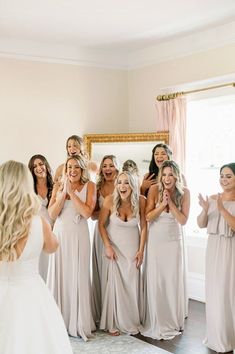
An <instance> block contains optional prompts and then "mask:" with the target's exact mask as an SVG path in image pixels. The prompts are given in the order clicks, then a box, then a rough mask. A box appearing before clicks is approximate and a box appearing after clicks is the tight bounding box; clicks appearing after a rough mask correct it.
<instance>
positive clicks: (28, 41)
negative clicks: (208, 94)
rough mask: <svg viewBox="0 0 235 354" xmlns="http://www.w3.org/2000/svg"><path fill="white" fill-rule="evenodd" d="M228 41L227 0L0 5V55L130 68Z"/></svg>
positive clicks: (232, 9)
mask: <svg viewBox="0 0 235 354" xmlns="http://www.w3.org/2000/svg"><path fill="white" fill-rule="evenodd" d="M234 42H235V1H234V0H223V2H222V1H220V0H177V1H172V2H171V3H169V2H162V1H160V0H145V1H143V0H119V1H117V0H86V1H85V2H84V1H81V0H70V1H67V0H58V1H53V0H41V1H40V2H38V1H36V0H21V1H18V0H8V1H2V2H0V56H4V57H14V58H20V59H27V60H40V61H50V62H61V63H68V64H75V65H89V66H98V67H100V66H102V67H108V68H120V69H134V68H137V67H141V66H146V65H152V64H154V63H158V62H161V61H165V60H170V59H172V58H175V57H180V56H185V55H190V54H192V53H195V52H200V51H204V50H208V49H213V48H217V47H221V46H223V45H226V44H229V43H234Z"/></svg>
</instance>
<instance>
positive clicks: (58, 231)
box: [48, 155, 96, 340]
mask: <svg viewBox="0 0 235 354" xmlns="http://www.w3.org/2000/svg"><path fill="white" fill-rule="evenodd" d="M65 172H66V175H67V180H66V181H64V182H63V183H57V184H56V185H55V187H54V189H53V192H52V197H51V201H50V205H49V213H50V215H51V217H52V218H53V219H56V221H55V225H54V229H53V231H54V233H55V235H56V236H57V238H58V241H59V244H60V247H59V249H58V252H57V253H56V254H55V255H53V257H52V258H51V259H50V265H49V274H48V285H49V287H50V289H51V290H52V292H53V294H54V297H55V299H56V302H57V304H58V306H59V308H60V310H61V313H62V315H63V318H64V321H65V325H66V328H67V331H68V333H69V334H70V335H71V336H78V335H79V336H81V337H82V338H83V339H84V340H87V338H89V337H90V336H91V332H92V331H94V330H95V323H94V320H93V317H92V310H91V283H90V237H89V230H88V224H87V219H88V218H89V217H90V216H91V214H92V212H93V210H94V208H95V203H96V186H95V184H94V183H93V182H91V181H89V180H88V178H87V166H86V163H85V161H84V160H83V159H82V157H81V156H76V155H75V156H73V157H69V158H68V159H67V161H66V164H65Z"/></svg>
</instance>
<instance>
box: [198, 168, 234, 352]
mask: <svg viewBox="0 0 235 354" xmlns="http://www.w3.org/2000/svg"><path fill="white" fill-rule="evenodd" d="M220 185H221V187H222V190H223V191H222V193H221V194H217V195H213V196H211V197H210V198H208V197H207V198H206V199H204V198H203V197H202V195H201V194H199V204H200V205H201V207H202V212H201V214H200V215H199V216H198V226H199V227H207V232H208V242H207V249H206V278H205V285H206V338H205V340H204V344H205V345H206V346H207V347H209V348H211V349H213V350H215V351H216V352H220V353H225V352H230V351H232V350H235V163H234V162H232V163H228V164H226V165H224V166H222V167H221V169H220Z"/></svg>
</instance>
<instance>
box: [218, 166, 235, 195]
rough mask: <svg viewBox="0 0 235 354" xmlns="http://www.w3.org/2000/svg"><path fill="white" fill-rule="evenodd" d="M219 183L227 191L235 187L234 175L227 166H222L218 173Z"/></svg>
mask: <svg viewBox="0 0 235 354" xmlns="http://www.w3.org/2000/svg"><path fill="white" fill-rule="evenodd" d="M220 185H221V187H222V189H223V190H224V191H225V192H227V191H231V190H234V189H235V175H234V173H233V171H232V170H231V169H230V168H229V167H224V168H223V169H222V171H221V173H220Z"/></svg>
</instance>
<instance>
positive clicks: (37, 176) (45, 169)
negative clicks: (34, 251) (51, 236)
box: [28, 154, 53, 282]
mask: <svg viewBox="0 0 235 354" xmlns="http://www.w3.org/2000/svg"><path fill="white" fill-rule="evenodd" d="M28 168H29V170H30V172H31V174H32V176H33V182H34V191H35V193H36V194H37V195H38V197H39V200H40V202H41V210H40V214H41V216H43V217H44V218H45V219H46V220H47V221H48V222H49V224H50V225H51V226H53V220H52V219H51V218H50V216H49V213H48V209H47V208H48V205H49V202H50V199H51V193H52V189H53V180H52V175H51V168H50V165H49V163H48V161H47V159H46V158H45V157H44V156H43V155H40V154H37V155H34V156H32V157H31V159H30V160H29V163H28ZM48 263H49V255H48V254H47V253H45V252H43V251H42V253H41V256H40V259H39V274H40V275H41V277H42V278H43V280H44V281H45V282H46V279H47V271H48Z"/></svg>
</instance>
